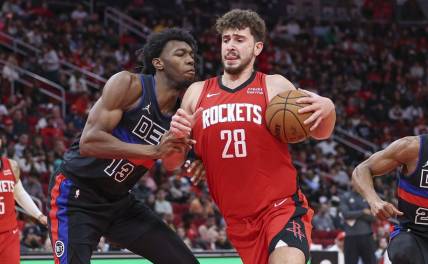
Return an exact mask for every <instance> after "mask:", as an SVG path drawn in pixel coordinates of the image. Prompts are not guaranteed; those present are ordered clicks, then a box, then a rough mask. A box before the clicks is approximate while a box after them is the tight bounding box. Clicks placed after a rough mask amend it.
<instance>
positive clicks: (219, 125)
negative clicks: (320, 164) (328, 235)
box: [170, 10, 336, 264]
mask: <svg viewBox="0 0 428 264" xmlns="http://www.w3.org/2000/svg"><path fill="white" fill-rule="evenodd" d="M216 28H217V31H218V33H219V34H220V35H221V39H222V45H221V53H222V54H221V55H222V61H223V65H224V74H223V75H222V76H218V77H215V78H211V79H208V80H206V81H203V82H196V83H194V84H192V85H191V86H190V87H189V89H188V90H187V92H186V94H185V96H184V98H183V102H182V107H181V109H179V110H178V111H177V113H176V114H175V116H174V117H173V122H172V123H171V129H170V130H171V132H172V133H174V134H175V135H176V136H177V137H183V136H188V135H190V133H191V132H192V133H193V137H194V139H195V140H196V142H197V143H196V146H195V151H196V153H197V154H198V155H200V156H201V158H202V160H203V163H204V166H205V170H206V178H207V182H208V186H209V189H210V192H211V195H212V197H213V199H214V201H215V202H216V204H217V205H218V207H219V209H220V211H221V213H222V214H223V216H224V217H225V220H226V222H227V233H228V237H229V239H230V240H231V242H232V244H233V245H234V246H235V248H236V249H237V250H238V253H239V254H240V256H241V258H242V259H243V262H244V263H245V264H263V263H270V264H278V263H281V264H284V263H299V264H303V263H307V262H308V261H309V259H310V256H309V244H310V241H311V228H312V227H311V220H312V215H313V211H312V210H311V209H310V208H309V207H308V203H307V201H306V198H305V197H304V195H303V194H302V193H301V191H300V190H299V187H298V184H297V175H296V169H295V168H294V166H293V164H292V161H291V157H290V153H289V151H288V148H287V145H284V144H282V143H280V142H279V141H278V140H277V139H275V138H274V136H272V135H271V134H270V132H269V131H268V129H267V128H266V125H265V120H264V114H265V110H266V107H267V104H268V102H269V101H270V100H271V99H272V98H273V97H274V96H275V95H277V94H278V93H281V92H284V91H287V90H291V89H296V88H295V87H294V86H293V84H292V83H291V82H289V81H288V80H287V79H286V78H284V77H283V76H281V75H266V74H263V73H261V72H256V71H254V62H255V59H256V57H257V56H258V55H259V54H260V53H261V51H262V49H263V41H264V36H265V31H266V29H265V23H264V21H263V20H262V19H261V18H260V17H259V16H258V15H257V14H256V13H255V12H252V11H247V10H232V11H230V12H228V13H226V14H225V15H223V17H221V18H219V19H218V20H217V23H216ZM309 94H310V97H308V98H302V99H300V102H301V103H308V104H310V105H309V106H307V107H304V108H302V109H301V110H300V111H301V112H313V114H312V115H311V116H310V117H309V118H308V119H307V120H305V123H310V124H312V126H311V136H312V137H313V138H315V139H325V138H328V137H329V136H330V135H331V133H332V131H333V128H334V124H335V120H336V114H335V107H334V104H333V102H332V101H331V100H330V99H328V98H325V97H321V96H319V95H316V94H314V93H309ZM201 111H202V113H201V114H199V112H201ZM196 113H198V114H196Z"/></svg>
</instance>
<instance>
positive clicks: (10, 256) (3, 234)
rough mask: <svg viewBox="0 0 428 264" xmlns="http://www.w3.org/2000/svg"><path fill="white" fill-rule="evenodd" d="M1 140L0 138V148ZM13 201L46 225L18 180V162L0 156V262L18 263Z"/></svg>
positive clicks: (17, 240)
mask: <svg viewBox="0 0 428 264" xmlns="http://www.w3.org/2000/svg"><path fill="white" fill-rule="evenodd" d="M1 147H2V141H1V139H0V149H1ZM15 201H16V202H17V203H18V204H19V205H20V206H21V207H22V208H23V209H24V210H25V212H26V213H27V214H29V215H31V216H32V217H34V218H35V219H37V220H38V221H39V222H40V223H41V224H43V225H47V218H46V216H45V215H44V214H43V213H42V212H41V211H40V210H39V208H38V207H37V206H36V204H35V203H34V201H33V199H31V197H30V195H29V194H28V193H27V192H26V191H25V189H24V187H23V186H22V182H21V180H20V170H19V166H18V163H17V162H16V161H14V160H12V159H8V158H6V157H1V158H0V263H8V264H19V260H20V244H19V230H18V222H17V221H16V211H15Z"/></svg>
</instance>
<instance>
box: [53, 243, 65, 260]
mask: <svg viewBox="0 0 428 264" xmlns="http://www.w3.org/2000/svg"><path fill="white" fill-rule="evenodd" d="M64 251H65V248H64V243H63V242H62V241H61V240H57V241H56V242H55V255H56V256H57V257H58V258H60V257H61V256H62V255H64Z"/></svg>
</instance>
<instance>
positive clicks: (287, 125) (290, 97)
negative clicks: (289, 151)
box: [265, 90, 312, 143]
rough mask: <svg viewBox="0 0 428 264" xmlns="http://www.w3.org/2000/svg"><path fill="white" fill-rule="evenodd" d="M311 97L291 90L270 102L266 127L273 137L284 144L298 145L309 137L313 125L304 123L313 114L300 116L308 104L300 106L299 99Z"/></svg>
mask: <svg viewBox="0 0 428 264" xmlns="http://www.w3.org/2000/svg"><path fill="white" fill-rule="evenodd" d="M307 96H309V95H308V94H306V93H305V92H303V91H300V90H290V91H286V92H283V93H280V94H278V95H277V96H275V97H274V98H272V100H271V101H270V103H269V105H268V107H267V109H266V115H265V118H266V125H267V127H268V129H269V130H270V132H271V133H272V135H274V136H275V137H276V138H277V139H279V140H280V141H281V142H283V143H298V142H301V141H303V140H305V139H307V138H308V137H309V128H310V127H311V124H308V125H305V124H303V122H304V121H305V120H306V119H307V118H308V117H309V116H311V114H312V113H311V112H309V113H304V114H299V113H298V110H299V109H300V108H303V107H305V106H307V105H308V104H299V103H297V102H296V101H297V100H298V99H299V98H302V97H307Z"/></svg>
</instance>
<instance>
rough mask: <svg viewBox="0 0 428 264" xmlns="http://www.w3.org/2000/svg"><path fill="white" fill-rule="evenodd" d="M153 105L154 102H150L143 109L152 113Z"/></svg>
mask: <svg viewBox="0 0 428 264" xmlns="http://www.w3.org/2000/svg"><path fill="white" fill-rule="evenodd" d="M151 105H152V102H150V103H149V104H148V105H147V106H146V107H143V110H147V112H148V113H149V114H150V106H151Z"/></svg>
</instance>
